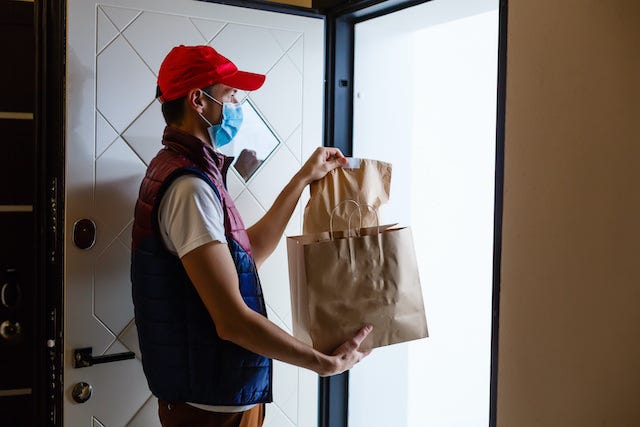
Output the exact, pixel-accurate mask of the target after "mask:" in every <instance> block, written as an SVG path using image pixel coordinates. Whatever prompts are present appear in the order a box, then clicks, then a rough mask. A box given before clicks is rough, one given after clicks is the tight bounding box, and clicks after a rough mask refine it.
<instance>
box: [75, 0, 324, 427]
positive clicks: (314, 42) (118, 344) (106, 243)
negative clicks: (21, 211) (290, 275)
mask: <svg viewBox="0 0 640 427" xmlns="http://www.w3.org/2000/svg"><path fill="white" fill-rule="evenodd" d="M67 43H68V44H67V52H68V58H67V67H68V68H67V88H68V92H67V140H66V147H67V165H66V224H67V225H66V234H65V237H66V242H67V243H66V261H65V269H66V279H65V280H66V281H65V382H64V384H65V403H64V419H65V424H66V425H68V426H76V425H94V426H105V427H111V426H124V425H128V426H152V425H159V422H158V421H157V403H156V400H155V398H154V397H153V396H152V395H151V393H150V392H149V390H148V388H147V383H146V379H145V378H144V375H143V372H142V366H141V364H140V354H139V348H138V341H137V335H136V328H135V324H134V322H133V306H132V303H131V284H130V280H129V257H130V243H131V223H132V219H133V218H132V217H133V207H134V204H135V198H136V196H137V192H138V188H139V184H140V181H141V179H142V176H143V174H144V170H145V168H146V165H147V164H148V162H149V161H150V160H151V158H153V156H154V155H155V154H156V153H157V151H158V150H159V149H160V148H161V144H160V141H161V136H162V130H163V128H164V122H163V119H162V115H161V112H160V104H159V102H158V101H156V100H155V99H154V95H155V86H156V79H157V72H158V68H159V66H160V63H161V61H162V59H163V58H164V56H165V55H166V53H167V52H168V51H169V50H170V49H171V48H172V47H173V46H175V45H178V44H206V43H209V44H211V45H212V46H214V47H215V48H216V49H217V50H219V51H220V52H221V53H222V54H223V55H225V56H228V57H229V58H231V59H232V60H233V61H234V62H235V63H236V64H237V65H238V67H239V68H241V69H247V70H250V71H256V72H262V73H266V74H267V81H266V83H265V85H264V86H263V88H261V89H260V90H259V91H257V92H255V93H243V94H241V97H242V98H243V99H245V98H246V99H245V101H246V102H247V103H246V104H245V105H246V106H247V107H245V108H248V106H249V104H250V105H251V106H252V107H253V109H254V110H255V111H256V117H258V118H259V120H258V121H257V123H256V125H255V126H254V127H255V128H256V129H257V131H256V132H264V133H265V134H269V135H272V138H275V139H276V140H277V141H276V143H277V145H276V148H275V149H273V151H271V152H270V153H268V155H265V158H264V159H262V160H263V162H262V164H261V166H260V168H259V169H258V170H257V171H256V172H255V173H254V174H253V175H251V176H250V177H249V178H247V179H245V178H243V177H241V176H240V174H239V173H237V171H235V170H234V169H231V170H230V172H229V178H228V185H229V191H230V193H231V194H232V196H233V197H234V199H235V201H236V203H237V206H238V209H239V210H240V212H241V214H242V215H243V218H244V219H245V222H246V224H247V226H249V225H251V224H252V223H253V222H254V221H256V220H257V219H258V218H259V217H260V216H261V215H262V214H263V213H264V212H265V211H266V209H268V208H269V206H270V205H271V203H272V202H273V201H274V200H275V198H276V197H277V195H278V193H279V191H280V190H281V189H282V187H283V186H284V184H285V183H286V182H287V181H288V180H289V179H290V177H291V176H292V175H293V174H294V173H295V171H296V170H297V169H298V168H299V167H300V165H301V161H302V160H303V159H305V158H306V157H307V156H308V155H309V153H310V152H311V151H312V150H313V149H314V148H315V147H316V146H319V145H322V93H323V92H322V90H323V64H324V56H323V55H324V23H323V21H322V20H320V19H315V18H308V17H299V16H292V15H285V14H280V13H274V12H265V11H257V10H250V9H244V8H238V7H231V6H224V5H217V4H211V3H203V2H197V1H186V0H180V1H151V0H137V1H124V0H119V1H118V0H116V1H112V2H110V3H109V4H101V3H96V2H93V1H86V0H70V1H69V3H68V41H67ZM241 134H242V132H241ZM240 136H241V135H239V136H238V138H240ZM249 137H250V135H245V139H248V138H249ZM237 149H239V148H233V150H237ZM304 202H305V200H302V202H301V203H304ZM300 215H301V209H300V208H299V207H298V209H296V212H295V213H294V216H293V218H292V220H291V222H290V224H289V226H288V227H287V234H297V233H299V232H300V230H301V217H300ZM82 218H88V219H91V220H92V221H94V222H95V224H96V228H97V233H96V241H95V244H94V245H93V246H92V247H91V248H89V249H86V250H81V249H78V248H77V247H75V246H74V245H73V225H74V223H75V222H76V221H78V220H80V219H82ZM287 271H288V270H287V267H286V252H285V250H284V246H283V244H281V245H279V246H278V248H277V249H276V251H275V253H274V255H273V256H272V257H271V258H270V259H269V260H268V261H267V262H266V263H265V264H264V266H263V267H262V269H261V271H260V275H261V278H262V282H263V287H264V291H265V295H266V300H267V311H268V314H269V317H270V318H271V319H272V320H273V321H274V322H275V323H276V324H278V325H279V326H280V327H282V328H283V329H285V330H287V331H289V332H290V331H291V310H290V303H289V290H288V280H287ZM82 347H92V348H93V354H94V356H95V355H102V354H115V353H121V352H127V351H133V352H134V353H135V354H136V358H135V359H133V360H125V361H119V362H114V363H108V364H101V365H94V366H92V367H88V368H81V369H75V368H73V366H72V357H73V350H74V349H76V348H82ZM78 382H86V383H89V384H91V386H92V388H93V393H92V396H91V398H90V399H89V400H88V401H87V402H85V403H83V404H78V403H75V402H74V401H73V399H72V398H71V389H72V388H73V386H74V385H75V384H76V383H78ZM274 400H275V401H274V403H273V404H271V405H268V407H267V419H266V422H265V425H266V426H278V427H280V426H312V425H315V424H316V422H317V404H316V402H317V380H316V376H315V375H314V374H312V373H310V372H308V371H303V370H299V369H297V368H295V367H291V366H287V365H285V364H282V363H279V362H277V361H276V362H275V363H274Z"/></svg>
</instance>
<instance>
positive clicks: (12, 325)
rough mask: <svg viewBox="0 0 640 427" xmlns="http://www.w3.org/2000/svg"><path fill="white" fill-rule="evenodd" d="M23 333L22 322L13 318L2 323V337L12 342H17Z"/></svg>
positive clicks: (0, 333)
mask: <svg viewBox="0 0 640 427" xmlns="http://www.w3.org/2000/svg"><path fill="white" fill-rule="evenodd" d="M21 334H22V327H21V326H20V323H18V322H14V321H12V320H5V321H4V322H2V323H0V337H2V338H4V339H5V340H7V341H9V342H11V343H13V342H16V341H17V340H18V338H20V335H21Z"/></svg>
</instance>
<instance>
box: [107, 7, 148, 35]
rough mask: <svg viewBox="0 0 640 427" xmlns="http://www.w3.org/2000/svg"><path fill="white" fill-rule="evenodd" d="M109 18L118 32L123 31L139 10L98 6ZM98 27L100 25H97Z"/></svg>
mask: <svg viewBox="0 0 640 427" xmlns="http://www.w3.org/2000/svg"><path fill="white" fill-rule="evenodd" d="M98 8H99V9H102V10H103V11H104V13H105V14H106V15H107V16H108V17H109V19H110V20H111V22H113V24H114V25H115V26H116V27H117V28H118V30H119V31H122V30H124V29H125V28H126V27H127V25H129V24H130V23H131V22H132V21H133V20H134V19H135V18H136V17H137V16H138V15H139V14H140V13H141V11H140V10H135V9H128V8H124V7H116V6H103V5H101V6H98ZM98 25H100V23H98Z"/></svg>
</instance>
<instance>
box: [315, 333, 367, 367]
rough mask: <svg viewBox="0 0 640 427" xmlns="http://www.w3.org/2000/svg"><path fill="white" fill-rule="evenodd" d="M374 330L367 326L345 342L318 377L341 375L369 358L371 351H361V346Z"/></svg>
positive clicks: (329, 358)
mask: <svg viewBox="0 0 640 427" xmlns="http://www.w3.org/2000/svg"><path fill="white" fill-rule="evenodd" d="M372 330H373V326H371V325H367V326H365V327H363V328H362V329H360V331H359V332H358V333H357V334H356V335H355V336H354V337H353V338H351V339H350V340H348V341H345V342H344V343H343V344H342V345H341V346H340V347H338V348H337V349H336V351H334V352H333V354H332V355H331V356H328V361H327V362H328V363H327V366H326V367H325V368H323V369H321V370H318V375H320V376H321V377H329V376H331V375H337V374H341V373H343V372H344V371H348V370H349V369H351V368H353V366H354V365H355V364H356V363H358V362H360V361H361V360H362V359H364V358H365V357H366V356H368V355H369V353H371V350H369V351H364V352H363V351H360V344H362V341H364V339H365V338H366V337H367V335H369V334H370V333H371V331H372Z"/></svg>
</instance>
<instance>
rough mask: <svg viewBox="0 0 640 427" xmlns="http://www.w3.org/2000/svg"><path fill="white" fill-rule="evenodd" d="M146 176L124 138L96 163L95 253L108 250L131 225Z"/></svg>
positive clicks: (140, 162) (142, 164)
mask: <svg viewBox="0 0 640 427" xmlns="http://www.w3.org/2000/svg"><path fill="white" fill-rule="evenodd" d="M144 172H145V165H144V163H143V162H142V161H141V160H140V158H139V157H138V156H137V155H136V154H135V152H134V151H133V150H132V149H131V148H130V147H129V146H127V144H125V142H124V141H123V140H122V139H121V138H118V140H117V141H116V142H114V143H113V144H112V145H111V147H109V148H108V149H107V151H105V152H104V154H102V156H100V157H99V158H98V159H97V160H96V172H95V173H96V184H95V208H96V213H95V215H96V225H97V230H98V232H97V239H96V246H95V247H94V249H104V247H105V245H107V244H108V242H111V241H112V240H113V239H114V238H116V237H117V236H118V235H119V234H120V233H121V232H122V230H123V228H125V227H126V226H127V225H128V224H129V222H130V221H131V217H132V215H133V205H134V203H135V200H136V198H137V197H138V188H139V186H140V182H141V181H142V177H143V176H144Z"/></svg>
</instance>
